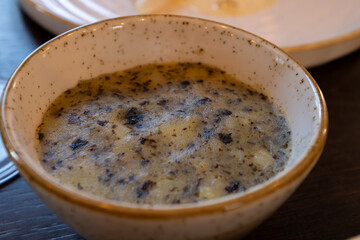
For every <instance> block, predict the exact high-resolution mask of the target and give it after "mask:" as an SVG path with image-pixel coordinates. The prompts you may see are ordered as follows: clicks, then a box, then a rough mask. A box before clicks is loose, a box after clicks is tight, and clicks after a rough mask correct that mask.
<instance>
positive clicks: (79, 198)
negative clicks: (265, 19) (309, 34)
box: [0, 14, 328, 219]
mask: <svg viewBox="0 0 360 240" xmlns="http://www.w3.org/2000/svg"><path fill="white" fill-rule="evenodd" d="M171 17H174V18H181V19H184V20H188V21H194V20H195V21H203V22H207V23H210V24H215V25H220V26H226V27H228V28H229V29H231V30H233V31H240V32H243V33H245V34H248V35H250V36H252V37H254V38H257V39H259V40H262V41H264V42H265V43H266V44H269V45H270V46H272V47H273V48H274V49H277V50H280V51H281V52H282V53H283V54H284V55H285V56H287V57H288V58H289V59H291V60H292V61H294V63H295V65H296V66H297V67H299V68H300V69H301V70H302V71H303V72H304V73H305V74H306V75H307V77H308V79H309V80H310V84H311V85H312V87H313V89H314V90H315V93H316V95H317V96H318V97H319V101H320V107H319V109H318V111H319V112H320V126H319V131H318V132H317V133H316V137H315V141H314V144H313V145H312V146H310V147H309V150H308V152H307V153H306V155H305V156H304V157H303V158H302V159H301V160H300V161H299V162H298V163H297V164H296V165H294V166H292V167H291V168H290V169H288V170H287V172H286V173H284V174H283V175H282V176H280V177H278V178H276V179H274V180H270V181H269V183H265V184H264V185H260V186H261V187H258V188H256V187H254V190H252V191H249V192H245V193H241V194H239V195H235V194H234V197H231V198H227V197H225V198H217V199H214V200H209V201H204V202H200V203H190V204H180V205H176V206H173V205H171V206H168V205H155V206H139V205H136V204H126V203H125V204H124V203H119V202H116V201H111V200H104V199H101V198H99V197H91V196H90V195H85V194H77V192H76V191H73V190H71V189H69V188H66V187H63V186H62V185H60V184H59V183H56V182H53V181H51V178H50V177H49V176H44V175H41V174H39V172H38V171H37V170H34V169H32V168H31V167H30V165H29V164H28V163H27V162H26V161H24V159H22V157H21V154H19V153H18V150H17V149H16V148H15V146H14V144H13V142H12V141H11V139H10V134H9V132H8V131H7V129H6V128H5V121H6V118H5V115H6V113H5V112H6V111H5V105H6V100H7V96H8V93H9V92H10V91H11V87H12V86H13V84H14V82H13V79H14V78H15V76H16V75H17V74H18V73H19V72H20V71H21V69H22V67H23V66H25V65H26V64H27V63H28V62H29V61H30V60H31V58H32V57H33V56H35V55H37V54H39V53H41V49H43V48H44V47H46V46H47V45H48V44H51V43H52V42H54V41H56V40H59V39H61V38H63V37H67V36H68V35H69V34H71V33H72V32H75V31H80V29H83V28H85V27H88V26H95V25H98V24H101V23H105V22H112V21H121V20H123V19H131V18H132V19H140V18H158V20H160V19H161V20H163V19H164V18H171ZM0 114H1V121H0V130H1V133H2V139H3V141H4V145H5V147H6V150H7V151H8V153H9V156H10V158H11V159H12V160H13V162H14V163H15V164H16V166H17V168H18V169H19V170H20V173H21V174H25V175H27V176H28V178H29V181H32V182H35V183H36V184H37V185H38V186H40V187H41V188H43V189H45V190H46V191H48V192H50V193H51V194H54V195H56V196H57V197H59V198H61V199H62V200H64V201H69V202H71V203H73V204H75V205H78V206H79V207H82V208H87V209H89V210H92V211H100V212H102V213H106V214H110V215H117V216H121V217H129V218H143V219H166V218H183V217H184V216H193V215H203V214H210V213H216V212H226V211H230V210H233V209H236V208H242V207H244V206H246V204H249V203H251V202H254V201H256V200H259V199H262V198H265V197H266V196H269V195H270V194H271V193H273V192H275V191H278V190H280V189H282V188H284V187H285V186H287V185H289V184H291V183H293V182H294V181H295V180H296V179H298V178H299V177H301V176H303V174H305V173H306V171H307V170H310V169H311V168H312V167H313V166H314V164H315V163H316V161H317V160H318V158H319V157H320V155H321V153H322V150H323V148H324V146H325V141H326V137H327V132H328V111H327V107H326V103H325V99H324V96H323V94H322V92H321V90H320V88H319V86H318V85H317V83H316V82H315V80H314V79H313V77H312V76H311V75H310V74H309V72H308V71H307V70H306V69H305V67H303V66H302V65H301V64H300V63H298V62H297V61H296V60H295V59H294V58H293V57H291V56H290V55H289V54H287V53H286V52H285V51H284V50H282V49H280V48H279V47H277V46H276V45H274V44H272V43H270V42H269V41H267V40H265V39H263V38H262V37H259V36H257V35H255V34H252V33H250V32H247V31H245V30H243V29H240V28H237V27H233V26H230V25H227V24H223V23H219V22H216V21H211V20H206V19H202V18H196V17H187V16H179V15H166V14H150V15H134V16H125V17H118V18H112V19H107V20H102V21H99V22H96V23H92V24H88V25H83V26H80V27H77V28H75V29H72V30H70V31H67V32H65V33H63V34H61V35H59V36H57V37H55V38H53V39H51V40H49V41H48V42H46V43H44V44H43V45H41V46H40V47H38V48H37V49H36V50H34V51H33V52H32V53H31V54H30V55H29V56H28V57H27V58H25V59H24V60H23V61H22V63H21V64H20V65H19V66H18V67H17V68H16V69H15V71H14V72H13V74H12V75H11V76H10V78H9V80H8V82H7V84H6V87H5V89H4V92H3V94H2V97H1V112H0Z"/></svg>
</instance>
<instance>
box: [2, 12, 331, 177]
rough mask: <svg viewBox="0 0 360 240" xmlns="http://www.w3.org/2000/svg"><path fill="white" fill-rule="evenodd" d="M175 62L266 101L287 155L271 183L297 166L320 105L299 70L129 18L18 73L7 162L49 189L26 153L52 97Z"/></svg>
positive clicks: (196, 29)
mask: <svg viewBox="0 0 360 240" xmlns="http://www.w3.org/2000/svg"><path fill="white" fill-rule="evenodd" d="M179 61H180V62H185V61H190V62H203V63H206V64H210V65H214V66H217V67H219V68H221V69H223V70H225V71H226V72H228V73H230V74H231V75H233V76H234V77H236V78H237V79H239V80H240V81H243V82H245V83H247V84H249V85H250V86H252V87H253V88H255V89H257V90H259V91H260V92H263V93H264V94H266V95H268V96H269V97H270V99H271V100H272V101H273V102H274V103H275V104H276V105H277V106H279V107H280V108H281V109H282V110H283V111H284V112H285V113H286V116H287V118H288V120H289V124H290V129H291V132H292V141H293V143H292V147H293V150H292V156H291V158H290V160H289V163H288V166H287V167H286V170H285V171H283V172H282V173H280V174H278V175H277V176H276V177H275V179H276V178H278V177H279V176H281V175H282V174H286V172H287V171H288V169H290V168H292V167H294V166H296V164H298V163H299V162H300V161H301V160H302V159H303V157H304V156H305V155H306V154H307V153H308V152H309V151H310V150H311V148H312V146H313V144H314V142H315V140H316V138H317V137H318V135H319V133H320V132H321V131H322V129H320V128H321V122H322V114H323V113H322V111H324V109H323V108H324V103H323V102H322V97H321V96H320V95H321V93H320V91H319V89H318V88H317V86H316V84H315V82H314V81H313V80H312V78H311V77H310V76H309V75H308V73H307V72H306V71H305V70H304V69H303V68H302V67H301V66H299V65H298V64H297V63H296V62H295V61H294V60H293V59H291V58H289V57H288V55H286V54H285V53H284V52H283V51H281V50H279V49H278V48H277V47H275V46H274V45H272V44H270V43H268V42H267V41H265V40H263V39H261V38H259V37H257V36H254V35H252V34H250V33H247V32H245V31H242V30H239V29H236V28H233V27H230V26H227V25H222V24H220V23H214V22H209V21H204V20H201V19H194V18H185V17H179V16H161V15H159V16H133V17H125V18H118V19H113V20H107V21H103V22H99V23H95V24H92V25H88V26H85V27H82V28H79V29H76V30H74V31H70V32H68V33H66V34H63V35H62V36H60V37H57V38H56V39H55V40H52V41H50V42H48V43H46V44H44V45H43V46H41V47H40V48H39V49H37V50H36V51H35V52H34V53H33V54H32V55H31V56H30V57H29V58H27V59H26V60H25V61H24V62H23V63H22V64H21V65H20V66H19V67H18V69H17V70H16V71H15V73H14V74H13V75H12V77H11V80H10V81H9V83H8V85H7V88H6V90H5V93H4V96H3V99H2V123H1V124H2V128H3V130H5V134H4V133H3V134H4V135H5V137H4V138H5V142H6V146H7V149H8V150H9V153H10V155H11V156H12V158H13V160H14V161H15V162H16V163H17V165H18V166H19V167H20V169H21V166H24V165H26V166H28V167H30V168H31V169H33V170H34V171H35V172H36V173H37V174H38V175H40V176H42V178H44V179H47V181H50V182H53V183H55V182H56V180H55V179H52V178H51V177H50V176H49V175H48V174H47V172H46V171H45V170H44V169H43V168H42V166H41V164H40V160H39V158H38V155H37V152H36V150H35V147H34V146H35V144H36V143H37V136H36V134H35V131H36V128H37V127H38V125H39V124H40V122H41V119H42V115H43V113H44V112H45V111H46V110H47V108H48V106H49V104H50V103H51V102H52V101H53V100H54V99H55V98H56V97H57V96H58V95H60V94H61V93H62V92H64V91H65V90H67V89H69V88H72V87H74V86H75V85H76V84H77V83H78V81H79V80H82V79H89V78H92V77H96V76H98V75H100V74H104V73H111V72H114V71H119V70H123V69H126V68H130V67H133V66H137V65H140V64H147V63H162V62H179ZM319 94H320V95H319ZM7 139H8V140H7Z"/></svg>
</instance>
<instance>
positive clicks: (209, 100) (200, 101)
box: [197, 97, 211, 104]
mask: <svg viewBox="0 0 360 240" xmlns="http://www.w3.org/2000/svg"><path fill="white" fill-rule="evenodd" d="M207 102H211V99H210V98H207V97H205V98H202V99H200V100H198V101H197V103H198V104H205V103H207Z"/></svg>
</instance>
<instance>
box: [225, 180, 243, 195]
mask: <svg viewBox="0 0 360 240" xmlns="http://www.w3.org/2000/svg"><path fill="white" fill-rule="evenodd" d="M239 185H240V184H239V181H236V182H233V183H231V184H230V185H228V186H226V187H225V190H226V191H227V192H229V193H232V192H234V191H236V190H238V189H239Z"/></svg>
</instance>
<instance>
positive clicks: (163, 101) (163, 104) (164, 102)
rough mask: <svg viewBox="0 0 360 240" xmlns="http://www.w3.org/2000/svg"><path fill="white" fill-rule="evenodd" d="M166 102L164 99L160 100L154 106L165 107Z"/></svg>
mask: <svg viewBox="0 0 360 240" xmlns="http://www.w3.org/2000/svg"><path fill="white" fill-rule="evenodd" d="M167 102H168V100H166V99H161V100H160V101H159V102H157V103H156V104H157V105H160V106H165V104H166V103H167Z"/></svg>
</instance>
